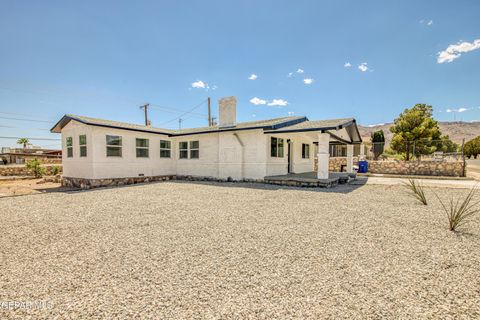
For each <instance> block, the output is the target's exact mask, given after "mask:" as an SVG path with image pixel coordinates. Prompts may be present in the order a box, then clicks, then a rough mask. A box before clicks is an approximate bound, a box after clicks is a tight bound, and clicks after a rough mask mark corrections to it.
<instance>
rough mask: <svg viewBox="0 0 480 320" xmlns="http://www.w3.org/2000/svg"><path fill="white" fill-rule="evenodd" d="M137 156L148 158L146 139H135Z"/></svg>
mask: <svg viewBox="0 0 480 320" xmlns="http://www.w3.org/2000/svg"><path fill="white" fill-rule="evenodd" d="M135 147H136V154H137V158H148V139H141V138H136V139H135Z"/></svg>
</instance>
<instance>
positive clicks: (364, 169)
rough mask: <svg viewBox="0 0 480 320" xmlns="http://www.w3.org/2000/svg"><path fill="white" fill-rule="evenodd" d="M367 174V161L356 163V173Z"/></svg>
mask: <svg viewBox="0 0 480 320" xmlns="http://www.w3.org/2000/svg"><path fill="white" fill-rule="evenodd" d="M367 172H368V161H367V160H361V161H358V173H367Z"/></svg>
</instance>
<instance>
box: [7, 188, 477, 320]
mask: <svg viewBox="0 0 480 320" xmlns="http://www.w3.org/2000/svg"><path fill="white" fill-rule="evenodd" d="M435 192H436V193H437V194H439V196H440V197H442V198H444V199H448V198H450V197H454V196H458V195H463V194H464V193H465V190H461V189H446V188H442V189H437V190H435ZM427 196H428V198H429V199H430V201H431V202H432V204H431V205H429V206H426V207H425V206H422V205H420V204H417V203H416V202H414V201H413V200H412V199H411V198H410V197H409V196H408V195H406V194H404V192H403V189H402V188H401V187H399V186H390V187H389V186H375V185H365V186H340V187H338V188H335V189H331V190H312V189H295V188H281V187H275V186H263V185H255V184H253V185H250V184H228V183H225V184H215V183H208V184H206V183H205V184H202V183H188V182H168V183H155V184H147V185H136V186H129V187H122V188H114V189H97V190H93V191H84V192H75V193H49V194H43V195H31V196H22V197H13V198H3V199H0V205H1V208H2V210H1V213H0V218H1V220H0V221H1V223H0V234H1V238H0V302H3V307H2V308H0V318H2V319H3V318H14V317H18V318H27V317H28V316H31V317H32V318H35V319H37V318H70V319H80V318H129V317H137V318H143V319H144V318H155V319H170V318H175V319H177V318H178V319H187V318H197V319H205V318H236V319H243V318H260V319H273V318H298V319H304V318H312V319H318V318H337V319H345V318H377V319H381V318H391V319H393V318H395V319H398V318H414V319H421V318H427V319H438V318H463V319H469V318H470V319H474V318H477V319H478V318H480V217H479V216H476V217H475V218H473V219H472V221H471V223H470V224H468V225H467V226H466V228H465V229H464V232H462V233H452V232H450V231H448V230H447V221H446V219H445V214H444V213H443V212H442V211H441V208H440V205H439V203H438V201H437V200H436V199H435V198H434V196H433V194H432V192H431V191H427ZM477 198H478V197H477ZM9 301H10V302H11V301H24V302H25V301H47V302H48V304H47V307H46V308H40V307H38V308H28V309H27V308H19V309H16V310H11V309H8V308H6V307H5V302H9Z"/></svg>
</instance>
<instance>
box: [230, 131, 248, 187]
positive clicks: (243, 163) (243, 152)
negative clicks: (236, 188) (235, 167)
mask: <svg viewBox="0 0 480 320" xmlns="http://www.w3.org/2000/svg"><path fill="white" fill-rule="evenodd" d="M233 135H234V136H235V138H237V141H238V143H239V144H240V146H242V169H241V173H242V179H245V150H244V149H245V147H244V145H243V142H242V140H241V139H240V137H239V136H238V134H237V133H236V132H234V133H233Z"/></svg>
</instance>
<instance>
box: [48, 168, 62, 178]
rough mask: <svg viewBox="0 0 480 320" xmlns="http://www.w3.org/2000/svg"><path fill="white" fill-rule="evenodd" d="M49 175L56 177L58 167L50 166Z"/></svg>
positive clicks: (58, 171)
mask: <svg viewBox="0 0 480 320" xmlns="http://www.w3.org/2000/svg"><path fill="white" fill-rule="evenodd" d="M50 173H51V175H52V176H56V175H57V174H59V173H60V167H59V166H52V167H51V168H50Z"/></svg>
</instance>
